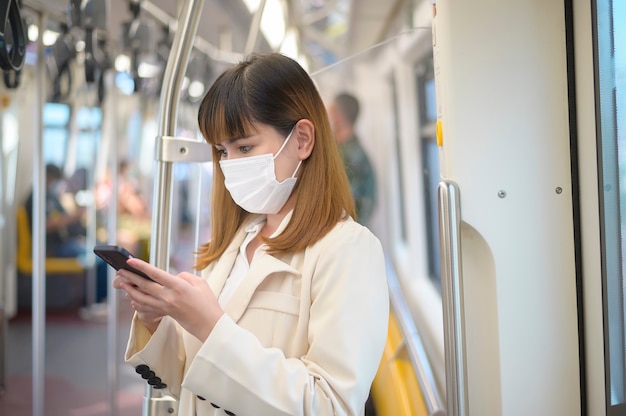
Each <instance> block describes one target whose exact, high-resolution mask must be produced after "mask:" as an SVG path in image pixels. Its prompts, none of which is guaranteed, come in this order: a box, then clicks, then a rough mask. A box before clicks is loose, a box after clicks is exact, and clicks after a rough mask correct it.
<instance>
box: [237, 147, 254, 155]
mask: <svg viewBox="0 0 626 416" xmlns="http://www.w3.org/2000/svg"><path fill="white" fill-rule="evenodd" d="M250 150H252V146H240V147H239V151H240V152H241V153H248V152H249V151H250Z"/></svg>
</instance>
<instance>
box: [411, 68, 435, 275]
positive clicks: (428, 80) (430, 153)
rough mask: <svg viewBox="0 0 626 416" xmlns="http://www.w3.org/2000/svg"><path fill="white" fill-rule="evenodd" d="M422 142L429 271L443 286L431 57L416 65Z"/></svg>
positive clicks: (433, 78) (433, 76)
mask: <svg viewBox="0 0 626 416" xmlns="http://www.w3.org/2000/svg"><path fill="white" fill-rule="evenodd" d="M415 72H416V76H417V80H416V81H417V82H416V86H417V99H418V101H419V102H418V106H417V108H418V111H419V114H418V120H419V125H420V130H419V141H420V144H421V145H420V146H419V147H418V148H420V149H421V160H422V172H423V173H422V178H421V180H422V181H423V184H424V204H425V207H424V208H425V209H424V213H425V216H426V218H425V224H426V228H427V230H426V231H427V233H426V236H427V247H428V273H429V276H430V278H431V279H432V281H433V282H434V283H435V284H436V285H437V287H440V286H441V264H440V260H439V218H438V214H437V186H438V184H439V181H440V178H439V146H437V139H436V137H435V123H436V121H437V106H436V103H435V75H434V69H433V59H432V57H430V58H428V59H427V60H426V61H422V62H420V63H419V64H418V65H417V67H416V71H415Z"/></svg>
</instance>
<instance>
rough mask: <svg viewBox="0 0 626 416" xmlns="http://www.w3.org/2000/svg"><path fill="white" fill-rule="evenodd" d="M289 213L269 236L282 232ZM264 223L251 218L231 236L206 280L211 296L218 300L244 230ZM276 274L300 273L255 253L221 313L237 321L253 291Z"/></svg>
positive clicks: (261, 251)
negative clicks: (244, 274)
mask: <svg viewBox="0 0 626 416" xmlns="http://www.w3.org/2000/svg"><path fill="white" fill-rule="evenodd" d="M292 212H293V211H290V212H289V213H288V214H287V215H286V216H285V218H283V220H282V221H281V223H280V225H279V226H278V228H277V230H276V232H275V233H274V234H272V237H274V236H276V235H279V234H280V233H282V232H283V230H284V229H285V227H286V226H287V224H289V220H290V219H291V215H292ZM264 220H265V215H255V216H252V217H251V218H250V219H249V220H247V221H245V222H244V223H243V224H242V226H241V227H240V228H239V230H238V231H237V233H236V234H235V237H234V238H233V241H232V242H231V243H230V245H229V246H228V248H227V249H226V251H224V254H222V256H221V257H220V258H219V259H218V260H217V262H216V264H215V267H214V268H213V270H212V271H211V276H210V278H209V286H210V287H211V290H212V291H213V293H214V294H215V296H218V297H219V295H220V293H221V292H222V289H223V288H224V284H225V283H226V279H227V278H228V276H229V275H230V271H231V270H232V268H233V265H234V264H235V259H236V258H237V255H238V254H239V247H240V246H241V244H242V243H243V241H244V239H245V237H246V235H247V229H248V228H249V227H251V226H253V225H254V224H257V223H259V222H262V221H264ZM277 272H286V273H293V274H300V272H299V271H298V270H296V269H294V268H293V267H292V266H291V265H290V264H288V263H285V262H284V261H282V260H280V259H278V258H276V257H274V256H273V255H270V254H268V253H266V252H265V251H263V250H260V251H259V252H257V253H256V255H255V257H254V261H253V262H252V264H251V265H250V270H248V275H247V276H246V277H245V279H244V280H243V281H242V282H241V283H240V284H239V286H238V287H237V288H236V289H235V292H234V293H233V296H232V298H231V299H230V300H229V301H228V303H227V304H226V306H225V308H224V312H226V314H227V315H228V316H230V317H231V319H233V320H234V321H235V322H237V321H238V320H239V319H240V318H241V316H242V315H243V313H244V312H245V310H246V308H247V306H248V304H249V303H250V300H251V299H252V295H253V294H254V291H255V290H256V288H257V287H258V286H259V285H260V284H261V283H262V282H263V280H265V278H266V277H267V276H269V275H270V274H272V273H277Z"/></svg>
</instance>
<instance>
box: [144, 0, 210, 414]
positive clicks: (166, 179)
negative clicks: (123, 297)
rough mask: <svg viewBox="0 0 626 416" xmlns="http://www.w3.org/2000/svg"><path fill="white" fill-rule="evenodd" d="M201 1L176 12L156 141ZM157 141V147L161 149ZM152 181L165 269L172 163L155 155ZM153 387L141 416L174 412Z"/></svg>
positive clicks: (167, 133)
mask: <svg viewBox="0 0 626 416" xmlns="http://www.w3.org/2000/svg"><path fill="white" fill-rule="evenodd" d="M203 6H204V0H188V1H186V2H184V4H183V8H182V10H181V11H180V15H179V19H178V24H177V26H176V32H175V34H174V39H173V42H172V49H171V50H170V55H169V58H168V60H167V65H166V66H165V73H164V76H163V86H162V88H161V91H162V94H161V99H160V101H159V125H158V131H157V138H158V140H163V138H164V137H173V136H175V135H176V121H177V116H178V104H179V101H180V100H179V99H180V90H181V87H182V83H183V79H184V76H185V71H186V69H187V64H188V63H189V56H190V54H191V50H192V48H193V43H194V37H195V34H196V31H197V29H198V22H199V20H200V15H201V14H202V8H203ZM161 148H162V146H161V144H160V143H159V144H157V149H161ZM155 159H156V168H155V171H156V175H155V181H154V199H153V207H154V212H153V213H152V234H151V238H150V262H151V263H152V264H154V265H155V266H156V267H158V268H160V269H163V270H169V250H170V231H171V224H172V213H171V209H172V200H173V198H172V164H173V162H171V161H167V160H164V159H163V158H162V157H161V156H159V155H158V154H155ZM155 394H156V390H155V389H154V387H152V386H151V385H147V387H146V395H145V396H144V401H143V410H142V414H143V416H153V415H168V416H174V415H175V413H176V412H177V408H178V406H177V400H176V399H174V398H173V397H169V396H167V397H161V396H158V397H155Z"/></svg>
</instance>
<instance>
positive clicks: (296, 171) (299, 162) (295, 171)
mask: <svg viewBox="0 0 626 416" xmlns="http://www.w3.org/2000/svg"><path fill="white" fill-rule="evenodd" d="M301 164H302V161H301V160H299V161H298V166H296V170H294V171H293V175H291V177H292V178H295V177H296V173H298V169H300V165H301Z"/></svg>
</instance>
